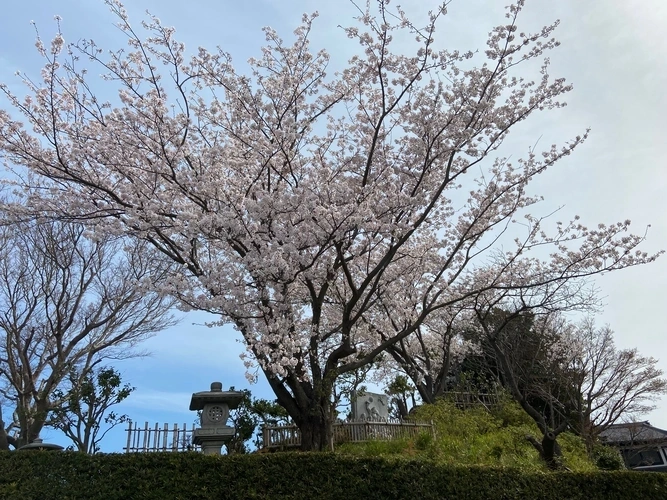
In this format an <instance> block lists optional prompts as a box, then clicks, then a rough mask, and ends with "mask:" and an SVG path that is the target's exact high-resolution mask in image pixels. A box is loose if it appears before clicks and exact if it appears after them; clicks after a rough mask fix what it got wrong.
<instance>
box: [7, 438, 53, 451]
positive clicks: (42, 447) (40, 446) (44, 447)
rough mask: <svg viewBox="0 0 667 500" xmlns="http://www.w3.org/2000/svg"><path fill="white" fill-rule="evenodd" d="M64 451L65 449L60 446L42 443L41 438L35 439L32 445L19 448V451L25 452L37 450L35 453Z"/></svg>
mask: <svg viewBox="0 0 667 500" xmlns="http://www.w3.org/2000/svg"><path fill="white" fill-rule="evenodd" d="M62 449H63V447H62V446H60V445H59V444H53V443H45V442H44V441H42V440H41V439H39V438H37V439H34V440H33V441H32V443H30V444H26V445H25V446H21V447H20V448H19V450H24V451H30V450H35V451H60V450H62ZM17 451H18V450H17Z"/></svg>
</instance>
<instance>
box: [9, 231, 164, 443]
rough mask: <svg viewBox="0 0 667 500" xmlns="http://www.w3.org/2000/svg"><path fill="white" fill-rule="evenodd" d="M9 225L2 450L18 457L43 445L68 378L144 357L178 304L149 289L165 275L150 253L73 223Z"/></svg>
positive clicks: (145, 247) (162, 267)
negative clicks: (39, 441) (145, 345)
mask: <svg viewBox="0 0 667 500" xmlns="http://www.w3.org/2000/svg"><path fill="white" fill-rule="evenodd" d="M3 222H4V223H3V224H2V226H1V227H0V396H1V397H2V401H3V402H2V407H3V409H5V410H10V412H11V413H10V414H11V415H12V418H11V421H9V422H3V425H2V426H1V428H0V446H4V447H5V448H7V446H9V445H11V446H13V447H15V448H16V447H20V446H22V445H25V444H27V443H29V442H31V441H32V440H34V439H35V438H37V437H38V436H39V433H40V431H41V430H42V428H43V427H44V425H45V423H46V421H47V417H48V414H49V412H50V410H51V409H52V408H54V407H55V406H57V405H58V404H59V401H56V400H54V399H52V396H53V394H54V391H56V390H57V389H58V388H59V386H60V385H61V383H62V382H63V381H64V380H65V379H66V378H67V376H68V374H69V373H70V372H71V370H76V371H77V373H79V374H80V376H81V380H83V378H85V377H86V376H87V375H88V374H89V373H90V372H91V370H92V369H93V368H94V367H95V366H96V365H98V364H99V363H100V362H101V361H102V360H104V359H123V358H127V357H131V356H136V355H140V354H141V353H140V352H138V351H136V350H134V349H133V348H134V347H135V346H137V345H138V344H139V343H140V342H141V341H143V340H144V339H146V338H147V337H149V336H151V335H153V334H154V333H156V332H158V331H160V330H162V329H164V328H166V327H168V326H171V325H173V324H174V323H175V322H174V319H173V317H172V316H171V315H170V314H169V309H170V308H171V306H172V303H173V302H172V300H171V299H168V298H163V297H161V296H160V295H158V294H157V293H155V292H149V291H146V290H145V288H146V286H147V285H148V283H147V281H148V280H150V281H152V282H155V281H159V280H161V279H164V278H165V277H166V276H167V272H168V267H166V266H164V265H163V261H162V260H161V259H156V258H155V255H154V252H152V251H150V249H149V248H148V247H147V246H145V245H141V244H140V245H136V244H135V245H134V246H132V247H127V246H124V245H125V244H126V242H125V241H123V240H120V239H118V238H113V237H111V236H106V237H103V238H101V239H91V238H89V237H87V235H86V234H85V232H84V229H83V227H82V226H80V225H76V224H69V223H63V222H53V221H51V222H39V221H32V222H25V221H23V222H20V221H8V220H4V221H3ZM74 383H75V384H76V381H75V382H74ZM0 420H2V419H1V418H0Z"/></svg>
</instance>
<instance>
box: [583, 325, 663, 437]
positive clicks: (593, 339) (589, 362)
mask: <svg viewBox="0 0 667 500" xmlns="http://www.w3.org/2000/svg"><path fill="white" fill-rule="evenodd" d="M570 343H571V345H572V346H573V349H572V350H573V353H574V354H575V355H574V356H573V365H574V366H573V368H574V373H576V374H577V375H578V376H577V378H576V379H575V380H574V382H575V384H576V389H577V393H578V394H580V395H581V397H580V398H578V399H577V400H576V406H575V412H574V418H573V420H572V427H573V429H574V430H576V431H577V432H578V433H579V434H580V435H581V436H582V437H583V438H584V439H585V441H586V445H587V447H588V449H589V450H592V447H593V445H594V444H595V442H596V441H597V439H598V437H599V435H600V433H601V432H603V431H604V430H605V429H607V428H608V427H609V426H610V425H612V424H614V423H616V422H617V421H618V420H619V419H620V418H623V419H624V420H629V419H633V418H636V417H638V416H640V415H643V414H645V413H647V412H649V411H651V410H653V409H655V404H654V403H655V401H656V399H658V398H659V397H660V396H661V395H663V394H667V380H666V379H664V378H662V375H663V372H662V370H659V369H658V368H657V367H656V364H657V362H658V360H657V359H655V358H652V357H650V356H642V355H641V354H640V353H639V352H638V351H637V349H617V348H616V346H615V344H614V332H613V331H612V330H611V328H609V326H604V327H602V328H596V327H595V324H594V322H593V321H592V320H591V319H588V320H586V321H584V322H583V323H582V324H581V325H580V326H579V327H578V328H577V329H576V330H575V331H574V335H573V338H572V339H571V340H570Z"/></svg>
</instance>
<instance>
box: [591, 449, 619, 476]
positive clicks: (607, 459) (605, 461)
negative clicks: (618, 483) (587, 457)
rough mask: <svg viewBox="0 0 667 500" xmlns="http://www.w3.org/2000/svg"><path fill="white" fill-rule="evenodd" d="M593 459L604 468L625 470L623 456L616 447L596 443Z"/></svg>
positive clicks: (600, 467)
mask: <svg viewBox="0 0 667 500" xmlns="http://www.w3.org/2000/svg"><path fill="white" fill-rule="evenodd" d="M592 456H593V461H594V462H595V464H596V465H597V466H598V468H599V469H602V470H624V469H625V462H623V457H622V456H621V454H620V452H619V451H618V450H617V449H616V448H612V447H611V446H605V445H603V444H599V443H598V444H596V445H595V446H594V447H593V453H592Z"/></svg>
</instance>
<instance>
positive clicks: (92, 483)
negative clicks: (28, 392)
mask: <svg viewBox="0 0 667 500" xmlns="http://www.w3.org/2000/svg"><path fill="white" fill-rule="evenodd" d="M628 495H630V496H632V497H633V498H667V475H663V474H651V473H640V472H629V471H617V472H582V473H572V472H557V473H554V472H526V471H522V470H519V469H513V468H494V467H479V466H467V467H466V466H448V465H442V464H437V463H435V462H432V461H428V460H394V461H389V460H385V459H383V458H363V457H362V458H356V457H350V456H344V455H339V454H329V453H274V454H266V455H258V454H254V455H238V456H221V457H216V456H204V455H201V454H196V453H142V454H130V455H122V454H110V455H93V456H88V455H83V454H78V453H75V452H3V453H0V498H3V499H22V500H23V499H44V500H48V499H58V500H67V499H87V500H98V499H99V500H102V499H104V500H113V499H123V500H125V499H153V498H155V499H165V498H168V499H188V500H189V499H199V498H243V499H292V498H294V499H301V498H309V499H320V498H322V499H324V498H341V499H348V498H350V497H351V496H354V497H357V498H386V499H393V498H420V499H436V498H437V499H443V498H444V499H446V498H484V499H507V500H509V499H525V498H531V499H547V500H548V499H554V500H556V499H558V500H562V499H574V500H576V499H586V500H590V499H591V498H605V499H610V500H613V499H617V498H618V499H621V498H628Z"/></svg>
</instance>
